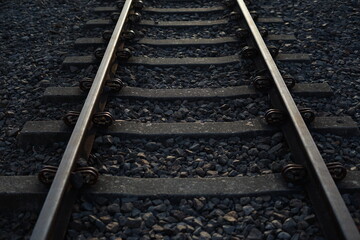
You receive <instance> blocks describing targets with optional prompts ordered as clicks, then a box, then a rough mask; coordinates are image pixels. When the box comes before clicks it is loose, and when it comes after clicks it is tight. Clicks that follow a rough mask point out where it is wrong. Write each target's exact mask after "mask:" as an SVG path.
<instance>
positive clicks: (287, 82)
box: [283, 74, 296, 89]
mask: <svg viewBox="0 0 360 240" xmlns="http://www.w3.org/2000/svg"><path fill="white" fill-rule="evenodd" d="M283 79H284V82H285V85H286V86H287V88H288V89H292V88H294V87H295V84H296V81H295V78H293V76H291V75H289V74H285V75H283Z"/></svg>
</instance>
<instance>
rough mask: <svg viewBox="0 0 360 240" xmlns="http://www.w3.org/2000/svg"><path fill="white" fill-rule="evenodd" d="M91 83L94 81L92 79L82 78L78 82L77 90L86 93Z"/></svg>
mask: <svg viewBox="0 0 360 240" xmlns="http://www.w3.org/2000/svg"><path fill="white" fill-rule="evenodd" d="M93 81H94V80H93V79H92V78H83V79H81V80H80V82H79V88H80V89H81V90H82V91H83V92H88V91H89V90H90V88H91V85H92V84H93Z"/></svg>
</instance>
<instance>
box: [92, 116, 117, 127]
mask: <svg viewBox="0 0 360 240" xmlns="http://www.w3.org/2000/svg"><path fill="white" fill-rule="evenodd" d="M92 121H93V123H94V125H96V126H97V127H109V126H111V124H112V123H113V122H114V121H115V119H114V118H113V116H112V115H111V113H109V112H98V113H95V114H94V115H93V116H92Z"/></svg>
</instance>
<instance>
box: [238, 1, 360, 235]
mask: <svg viewBox="0 0 360 240" xmlns="http://www.w3.org/2000/svg"><path fill="white" fill-rule="evenodd" d="M237 2H238V4H239V7H240V9H241V12H242V14H243V16H244V18H245V20H246V22H247V25H248V27H249V29H250V30H251V33H252V36H253V38H254V40H255V42H256V44H257V47H258V49H259V50H260V53H261V55H262V58H263V60H264V62H265V64H266V66H267V68H268V70H269V72H270V74H271V76H272V78H273V81H274V84H275V88H273V90H272V93H275V95H276V96H275V97H274V96H271V98H272V102H273V104H275V105H277V106H278V107H280V108H281V110H285V111H286V113H287V115H288V121H286V123H285V124H284V126H283V127H282V130H283V132H284V135H285V137H286V139H287V142H288V144H289V146H290V148H291V151H292V153H293V157H294V159H295V161H296V162H299V163H301V164H303V165H305V167H306V169H307V172H308V179H307V181H306V183H305V188H306V190H307V192H308V195H309V198H310V200H311V201H312V203H313V205H314V209H315V212H316V214H317V217H318V219H319V223H320V225H321V227H322V230H323V233H324V234H325V236H326V237H327V239H334V240H358V239H360V235H359V231H358V230H357V228H356V226H355V223H354V221H353V219H352V217H351V215H350V213H349V211H348V209H347V207H346V205H345V203H344V201H343V199H342V197H341V195H340V193H339V190H338V188H337V187H336V184H335V182H334V180H333V179H332V177H331V175H330V173H329V171H328V169H327V167H326V165H325V162H324V160H323V158H322V156H321V154H320V152H319V150H318V148H317V147H316V144H315V142H314V140H313V138H312V136H311V134H310V132H309V130H308V128H307V126H306V124H305V122H304V120H303V119H302V117H301V114H300V112H299V110H298V108H297V107H296V104H295V102H294V100H293V98H292V96H291V94H290V92H289V90H288V88H287V86H286V84H285V82H284V80H283V78H282V76H281V74H280V71H279V69H278V68H277V66H276V63H275V62H274V60H273V58H272V56H271V54H270V52H269V50H268V48H267V47H266V44H265V42H264V40H263V38H262V36H261V34H260V32H259V30H258V29H257V27H256V24H255V22H254V20H253V19H252V17H251V15H250V12H249V10H248V9H247V7H246V4H245V3H244V1H243V0H237ZM271 95H274V94H271Z"/></svg>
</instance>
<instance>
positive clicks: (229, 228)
mask: <svg viewBox="0 0 360 240" xmlns="http://www.w3.org/2000/svg"><path fill="white" fill-rule="evenodd" d="M223 230H224V232H225V233H227V234H232V233H233V232H234V231H235V227H234V226H230V225H224V226H223Z"/></svg>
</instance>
